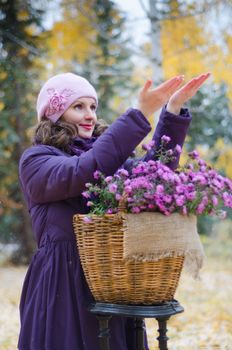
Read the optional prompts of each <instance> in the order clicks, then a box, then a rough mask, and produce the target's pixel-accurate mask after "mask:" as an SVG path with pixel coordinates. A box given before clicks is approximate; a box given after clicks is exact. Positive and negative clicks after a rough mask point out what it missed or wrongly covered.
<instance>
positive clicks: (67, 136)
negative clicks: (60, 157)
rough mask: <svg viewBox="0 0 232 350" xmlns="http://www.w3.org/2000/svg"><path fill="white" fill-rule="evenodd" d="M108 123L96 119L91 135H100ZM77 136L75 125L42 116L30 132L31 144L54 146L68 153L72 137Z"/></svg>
mask: <svg viewBox="0 0 232 350" xmlns="http://www.w3.org/2000/svg"><path fill="white" fill-rule="evenodd" d="M108 126H109V125H108V124H107V123H106V122H105V121H104V120H103V119H98V120H97V123H96V125H95V128H94V131H93V136H95V137H97V136H100V135H101V134H102V133H103V132H104V131H105V130H106V129H107V128H108ZM76 136H78V129H77V127H76V126H75V125H73V124H71V123H68V122H65V121H63V120H62V118H60V119H59V120H58V121H57V122H56V123H53V122H52V121H51V120H49V119H47V118H46V117H43V118H42V119H41V121H40V122H39V124H37V125H36V126H35V127H34V129H33V132H32V142H33V144H43V145H49V146H54V147H56V148H59V149H61V150H62V151H64V152H67V153H70V148H69V146H70V144H71V143H72V140H73V138H74V137H76Z"/></svg>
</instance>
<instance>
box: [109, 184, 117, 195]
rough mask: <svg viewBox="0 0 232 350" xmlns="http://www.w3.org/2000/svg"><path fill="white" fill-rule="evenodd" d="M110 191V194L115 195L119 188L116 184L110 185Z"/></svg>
mask: <svg viewBox="0 0 232 350" xmlns="http://www.w3.org/2000/svg"><path fill="white" fill-rule="evenodd" d="M108 189H109V192H110V193H115V192H117V189H118V186H117V185H116V184H110V185H109V187H108Z"/></svg>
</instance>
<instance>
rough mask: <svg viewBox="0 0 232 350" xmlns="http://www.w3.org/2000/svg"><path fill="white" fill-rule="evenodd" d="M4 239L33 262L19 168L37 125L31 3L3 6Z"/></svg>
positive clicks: (35, 26) (37, 19)
mask: <svg viewBox="0 0 232 350" xmlns="http://www.w3.org/2000/svg"><path fill="white" fill-rule="evenodd" d="M0 5H1V7H0V45H1V47H2V50H1V54H0V71H1V74H0V84H1V100H0V108H1V128H0V137H1V144H0V151H1V159H0V196H1V205H2V213H1V214H2V215H1V217H0V220H1V222H0V229H1V231H0V238H1V239H3V238H4V239H5V240H7V241H9V240H11V238H12V237H13V238H14V239H16V240H17V241H18V242H19V244H20V245H21V247H20V248H21V250H20V254H19V255H18V259H21V260H23V259H25V258H26V259H28V258H30V256H31V254H32V252H33V247H34V240H33V236H32V232H31V225H30V221H29V216H28V213H27V208H26V206H25V203H24V200H23V197H22V194H21V191H20V189H19V181H18V163H19V158H20V156H21V154H22V152H23V150H24V149H25V148H26V146H27V145H28V138H27V135H26V132H25V130H26V129H27V128H28V127H29V126H30V125H31V124H32V120H34V108H33V107H34V101H33V98H32V93H33V81H34V80H36V78H37V72H36V69H35V67H34V63H33V62H34V59H35V58H36V56H37V55H39V54H40V52H41V51H40V50H39V49H38V47H39V42H40V39H39V33H41V31H42V26H41V18H42V17H41V16H42V11H40V10H38V8H37V7H36V8H35V7H33V5H32V2H31V1H22V0H0Z"/></svg>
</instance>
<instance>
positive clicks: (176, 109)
mask: <svg viewBox="0 0 232 350" xmlns="http://www.w3.org/2000/svg"><path fill="white" fill-rule="evenodd" d="M209 76H210V73H204V74H201V75H199V76H198V77H195V78H193V79H191V80H190V81H189V82H188V83H187V84H185V85H184V86H182V87H181V88H180V89H179V90H177V91H176V92H174V94H173V95H172V96H171V97H170V99H169V101H168V104H167V111H169V112H171V113H173V114H177V115H179V114H180V109H181V107H182V106H183V104H184V103H185V102H187V101H188V100H189V99H190V98H191V97H193V96H194V95H195V94H196V92H197V91H198V89H199V88H200V87H201V86H202V85H203V84H204V82H205V81H206V80H207V79H208V78H209Z"/></svg>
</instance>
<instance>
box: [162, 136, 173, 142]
mask: <svg viewBox="0 0 232 350" xmlns="http://www.w3.org/2000/svg"><path fill="white" fill-rule="evenodd" d="M161 141H163V142H164V143H169V142H170V141H171V138H170V137H169V136H166V135H163V136H162V137H161Z"/></svg>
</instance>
